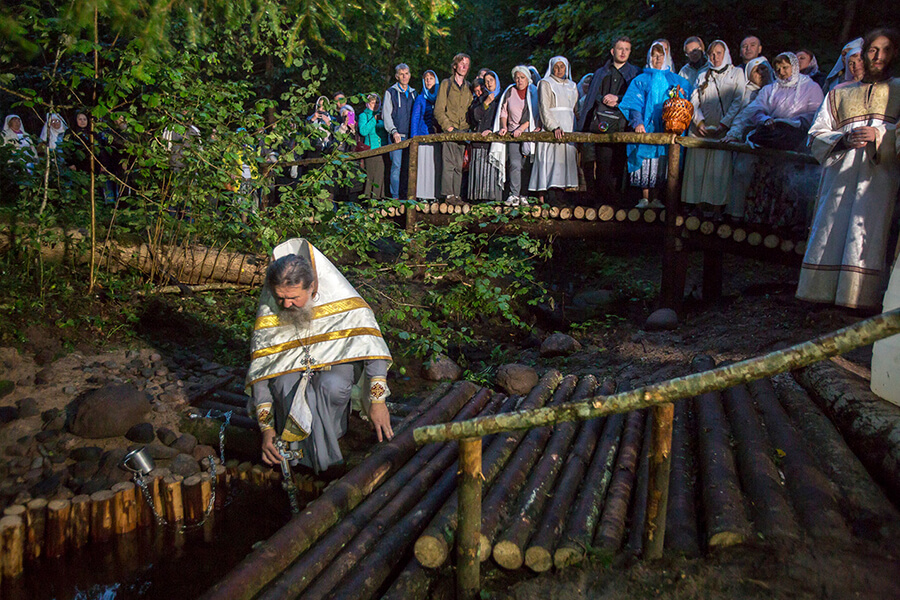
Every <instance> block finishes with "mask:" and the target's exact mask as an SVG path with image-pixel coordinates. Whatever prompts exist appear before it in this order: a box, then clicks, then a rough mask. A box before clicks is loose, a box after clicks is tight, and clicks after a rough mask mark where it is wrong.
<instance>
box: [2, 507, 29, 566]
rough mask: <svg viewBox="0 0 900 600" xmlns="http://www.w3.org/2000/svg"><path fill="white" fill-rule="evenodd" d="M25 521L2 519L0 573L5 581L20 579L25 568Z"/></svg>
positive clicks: (15, 517)
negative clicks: (13, 578)
mask: <svg viewBox="0 0 900 600" xmlns="http://www.w3.org/2000/svg"><path fill="white" fill-rule="evenodd" d="M24 556H25V521H24V519H22V517H17V516H12V515H7V516H5V517H3V518H2V519H0V572H2V574H3V578H4V579H9V578H12V577H18V576H19V575H20V574H21V573H22V569H23V568H24V562H25V561H24Z"/></svg>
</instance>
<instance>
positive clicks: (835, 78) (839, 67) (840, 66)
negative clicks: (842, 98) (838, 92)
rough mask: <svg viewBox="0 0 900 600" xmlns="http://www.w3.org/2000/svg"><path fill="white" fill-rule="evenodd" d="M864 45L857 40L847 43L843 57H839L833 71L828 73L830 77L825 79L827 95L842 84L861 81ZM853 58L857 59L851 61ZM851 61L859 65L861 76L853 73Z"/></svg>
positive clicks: (843, 50)
mask: <svg viewBox="0 0 900 600" xmlns="http://www.w3.org/2000/svg"><path fill="white" fill-rule="evenodd" d="M862 45H863V39H862V38H856V39H855V40H852V41H850V42H847V44H846V45H845V46H844V48H843V49H842V50H841V55H840V56H839V57H838V59H837V62H836V63H834V66H833V67H832V68H831V71H829V72H828V76H827V77H826V78H825V85H824V86H823V88H824V90H823V91H824V92H825V93H826V94H827V93H828V92H829V91H830V90H833V89H834V88H835V87H837V86H839V85H841V84H842V83H846V82H848V81H859V80H860V79H862V76H863V68H862V67H863V65H862V62H863V61H862ZM851 57H855V59H851ZM851 60H852V61H853V62H854V63H855V64H856V65H858V75H859V76H857V72H853V71H852V70H851V68H850V63H851Z"/></svg>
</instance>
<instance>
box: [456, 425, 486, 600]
mask: <svg viewBox="0 0 900 600" xmlns="http://www.w3.org/2000/svg"><path fill="white" fill-rule="evenodd" d="M459 465H460V470H459V542H458V545H457V550H456V597H457V598H458V599H459V600H474V599H475V598H478V590H479V588H480V587H481V573H480V571H481V561H480V560H479V559H478V546H479V540H480V533H481V481H482V475H481V438H470V439H466V440H460V442H459Z"/></svg>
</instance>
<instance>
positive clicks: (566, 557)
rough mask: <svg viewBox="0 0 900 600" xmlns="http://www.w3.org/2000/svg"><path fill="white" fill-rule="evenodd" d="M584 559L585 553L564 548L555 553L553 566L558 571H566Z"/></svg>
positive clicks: (568, 547) (575, 549)
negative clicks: (565, 569)
mask: <svg viewBox="0 0 900 600" xmlns="http://www.w3.org/2000/svg"><path fill="white" fill-rule="evenodd" d="M583 558H584V553H583V552H581V550H579V549H577V548H572V547H570V546H563V547H562V548H558V549H557V550H556V552H554V553H553V564H554V565H555V566H556V568H557V569H564V568H566V567H568V566H569V565H577V564H578V563H580V562H581V559H583Z"/></svg>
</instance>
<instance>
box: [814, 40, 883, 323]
mask: <svg viewBox="0 0 900 600" xmlns="http://www.w3.org/2000/svg"><path fill="white" fill-rule="evenodd" d="M898 48H900V38H898V34H897V32H896V31H894V30H890V29H877V30H875V31H873V32H871V33H869V34H868V35H867V36H866V38H865V41H864V42H863V47H862V55H863V59H864V61H865V75H864V76H863V79H862V81H860V82H856V83H850V84H848V85H846V86H841V87H838V88H835V89H833V90H831V91H830V92H828V95H827V96H826V97H825V102H824V103H823V104H822V107H821V108H820V109H819V112H818V113H817V114H816V118H815V121H814V122H813V125H812V127H811V128H810V130H809V135H810V146H811V149H812V153H813V155H814V156H815V157H816V158H817V159H818V160H819V162H820V163H822V166H823V171H822V179H821V182H820V183H819V193H818V198H817V201H816V209H815V216H814V219H813V224H812V231H811V232H810V237H809V243H808V245H807V248H806V255H805V256H804V257H803V266H802V269H801V271H800V284H799V286H798V288H797V297H798V298H800V299H802V300H809V301H811V302H827V303H833V304H837V305H840V306H847V307H850V308H863V309H867V310H872V309H878V307H879V306H880V305H881V299H882V293H883V283H884V278H885V271H886V269H885V251H886V248H887V242H888V234H889V231H890V227H891V222H892V219H891V213H892V212H893V208H894V202H895V200H896V198H897V188H898V184H900V165H898V160H897V147H896V135H895V125H896V123H897V119H898V116H900V80H897V79H891V66H892V64H893V62H894V61H895V59H896V55H897V51H898Z"/></svg>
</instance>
